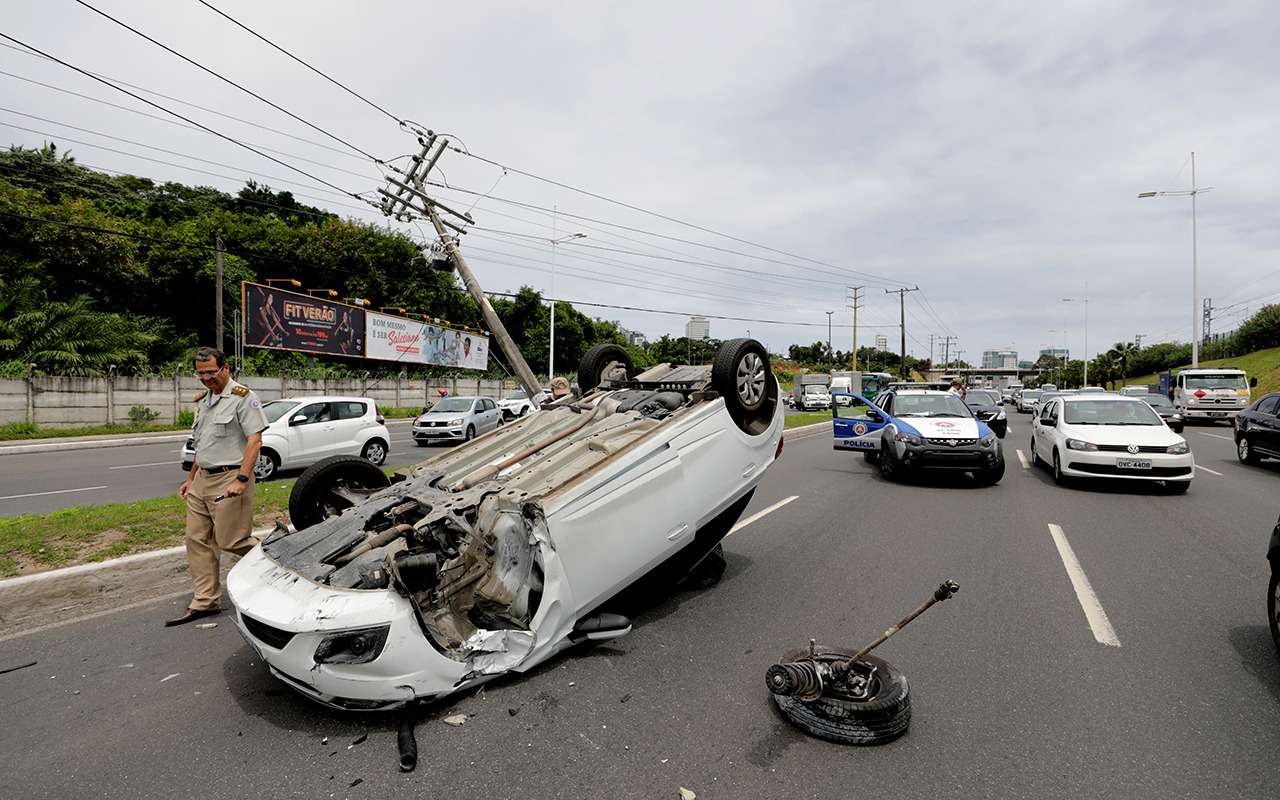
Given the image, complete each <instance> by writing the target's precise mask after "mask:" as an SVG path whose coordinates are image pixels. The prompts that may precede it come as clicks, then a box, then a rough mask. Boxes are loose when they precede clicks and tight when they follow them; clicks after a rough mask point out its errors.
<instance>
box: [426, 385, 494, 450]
mask: <svg viewBox="0 0 1280 800" xmlns="http://www.w3.org/2000/svg"><path fill="white" fill-rule="evenodd" d="M501 424H502V412H501V411H500V410H499V409H498V404H497V403H495V402H494V401H493V399H492V398H489V397H444V398H441V399H440V400H439V401H438V402H437V403H436V404H435V405H434V406H432V407H431V409H430V410H429V411H427V413H425V414H423V415H422V416H420V417H418V418H417V419H415V420H414V421H413V441H414V444H416V445H418V446H419V447H426V446H427V445H429V444H432V443H433V442H469V441H471V440H472V439H474V438H476V437H477V436H479V435H481V434H485V433H488V432H489V431H491V430H493V429H495V428H497V427H498V426H499V425H501Z"/></svg>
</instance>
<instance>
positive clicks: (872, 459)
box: [862, 450, 880, 464]
mask: <svg viewBox="0 0 1280 800" xmlns="http://www.w3.org/2000/svg"><path fill="white" fill-rule="evenodd" d="M862 460H863V461H865V462H867V463H868V464H875V463H877V462H879V461H880V454H879V453H878V452H876V451H875V450H863V451H862Z"/></svg>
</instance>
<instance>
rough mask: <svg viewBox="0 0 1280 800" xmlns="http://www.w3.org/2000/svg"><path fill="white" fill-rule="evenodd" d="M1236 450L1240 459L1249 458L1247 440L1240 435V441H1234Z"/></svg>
mask: <svg viewBox="0 0 1280 800" xmlns="http://www.w3.org/2000/svg"><path fill="white" fill-rule="evenodd" d="M1236 450H1237V452H1239V454H1240V460H1241V461H1247V460H1248V458H1249V440H1248V439H1245V438H1243V437H1241V439H1240V441H1238V442H1236Z"/></svg>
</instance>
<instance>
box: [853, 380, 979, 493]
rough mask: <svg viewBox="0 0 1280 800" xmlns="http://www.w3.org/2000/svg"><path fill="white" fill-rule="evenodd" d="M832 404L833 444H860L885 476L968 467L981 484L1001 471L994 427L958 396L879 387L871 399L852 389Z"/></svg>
mask: <svg viewBox="0 0 1280 800" xmlns="http://www.w3.org/2000/svg"><path fill="white" fill-rule="evenodd" d="M845 400H847V402H848V404H847V405H845V404H843V401H842V403H837V404H835V405H834V407H833V409H832V418H833V419H832V429H833V433H834V437H835V442H834V448H835V449H836V450H860V451H862V453H863V456H864V457H865V458H866V460H867V461H868V462H870V463H878V464H879V465H880V474H881V475H882V476H884V478H885V479H886V480H896V479H898V478H905V477H906V476H908V475H910V474H913V473H915V472H917V471H919V470H950V471H953V472H971V473H973V476H974V478H976V479H977V481H978V482H979V483H981V484H983V485H985V486H991V485H994V484H995V483H998V482H999V481H1000V479H1001V478H1002V477H1004V453H1003V452H1002V450H1001V447H1000V441H999V439H998V437H997V436H996V434H995V432H994V431H992V430H991V428H989V427H988V426H987V424H986V423H985V422H983V421H982V420H980V419H978V418H976V417H975V416H974V414H973V412H972V411H971V410H970V409H969V407H968V406H966V405H965V403H964V401H963V400H961V399H960V398H959V397H958V396H956V395H953V394H950V393H949V392H943V391H938V390H931V389H900V390H894V389H890V390H889V391H886V392H883V393H881V394H880V395H878V396H877V397H876V399H875V402H872V401H870V400H867V399H866V398H865V397H862V396H860V395H856V394H849V395H846V396H845Z"/></svg>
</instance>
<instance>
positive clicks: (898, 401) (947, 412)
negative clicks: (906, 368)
mask: <svg viewBox="0 0 1280 800" xmlns="http://www.w3.org/2000/svg"><path fill="white" fill-rule="evenodd" d="M904 406H905V408H904ZM912 406H915V407H916V408H914V409H913V408H912ZM893 415H894V416H895V417H903V418H910V417H916V418H920V417H930V418H933V417H959V418H969V419H972V418H973V412H972V411H971V410H970V409H969V407H968V406H967V405H965V404H964V401H963V400H961V399H960V395H956V394H899V395H895V396H894V398H893Z"/></svg>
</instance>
